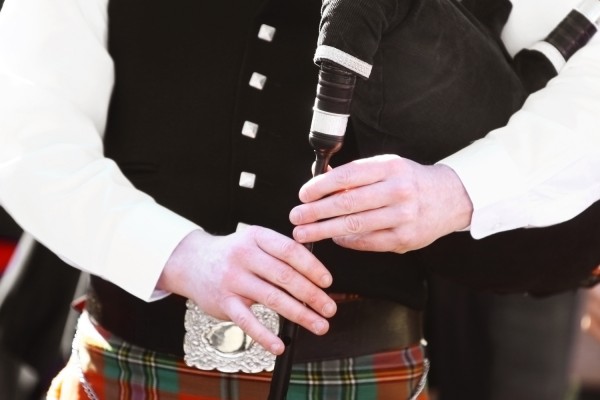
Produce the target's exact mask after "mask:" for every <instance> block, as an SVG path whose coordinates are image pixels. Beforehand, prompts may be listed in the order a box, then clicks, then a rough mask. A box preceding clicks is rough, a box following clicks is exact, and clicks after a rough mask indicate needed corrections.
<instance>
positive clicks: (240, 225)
mask: <svg viewBox="0 0 600 400" xmlns="http://www.w3.org/2000/svg"><path fill="white" fill-rule="evenodd" d="M249 226H250V225H249V224H245V223H243V222H238V223H237V226H236V227H235V231H236V232H239V231H241V230H244V229H246V228H248V227H249Z"/></svg>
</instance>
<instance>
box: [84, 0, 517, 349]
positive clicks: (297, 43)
mask: <svg viewBox="0 0 600 400" xmlns="http://www.w3.org/2000/svg"><path fill="white" fill-rule="evenodd" d="M492 1H495V0H492ZM448 16H450V17H451V18H450V19H448V18H447V17H448ZM319 18H320V1H318V0H272V1H268V0H243V1H235V2H222V1H197V0H178V1H177V2H171V3H168V4H167V3H165V2H164V1H158V0H143V1H142V0H112V1H110V3H109V51H110V53H111V55H112V57H113V58H114V60H115V68H116V83H115V89H114V94H113V97H112V101H111V106H110V111H109V119H108V125H107V130H106V136H105V146H106V155H107V156H108V157H110V158H113V159H114V160H116V162H117V163H118V164H119V166H120V167H121V168H122V170H123V171H124V173H125V174H126V176H127V177H128V178H129V179H130V180H131V181H132V182H133V184H134V185H135V186H136V187H138V188H139V189H141V190H143V191H145V192H147V193H149V194H150V195H152V196H153V197H154V198H155V199H156V201H157V202H158V203H160V204H162V205H164V206H166V207H168V208H170V209H172V210H174V211H175V212H178V213H180V214H181V215H183V216H185V217H187V218H189V219H191V220H193V221H195V222H196V223H198V224H199V225H201V226H203V227H204V228H205V229H206V230H207V231H209V232H211V233H215V234H228V233H231V232H233V231H235V229H236V226H237V224H238V223H239V222H242V223H246V224H260V225H264V226H268V227H270V228H273V229H275V230H277V231H280V232H282V233H284V234H290V232H291V226H290V224H289V222H288V213H289V210H290V209H291V207H293V206H294V205H296V204H297V203H298V200H297V192H298V189H299V187H300V186H301V184H302V183H304V182H305V181H306V180H307V179H309V177H310V167H311V163H312V161H313V159H314V156H313V153H312V150H311V148H310V147H309V144H308V141H307V137H308V130H309V126H310V119H311V116H312V104H313V101H314V93H315V88H316V78H317V69H316V67H315V66H314V65H313V63H312V56H313V53H314V50H315V47H316V42H317V34H318V23H319ZM421 20H425V21H426V22H427V24H419V21H421ZM444 21H446V22H444ZM263 24H266V25H269V26H272V27H275V28H276V32H275V35H274V37H273V40H272V41H266V40H263V39H260V38H259V37H258V36H257V34H258V32H259V30H260V28H261V26H262V25H263ZM429 24H436V28H443V29H444V30H443V31H442V34H441V35H440V34H432V29H431V26H429ZM454 25H457V26H459V27H460V29H459V30H458V31H455V30H454V28H453V26H454ZM433 30H434V31H436V29H435V28H434V29H433ZM399 39H403V40H411V41H412V42H411V43H410V46H399V48H401V50H402V51H406V52H408V53H409V54H410V56H411V57H412V60H410V61H411V63H408V61H407V63H406V64H405V67H404V68H401V69H399V70H398V74H397V75H396V76H398V77H399V79H401V80H403V81H405V82H407V83H409V85H406V88H407V89H406V91H404V92H403V93H400V94H398V96H399V97H400V99H399V102H400V103H401V104H402V105H403V106H405V107H400V108H399V109H398V110H397V111H398V112H399V113H401V114H400V116H401V118H400V120H401V121H406V122H407V124H406V125H404V126H397V127H394V132H397V133H401V132H410V135H413V134H415V133H418V132H432V127H433V128H435V132H443V133H444V134H445V135H446V137H448V138H452V140H451V141H450V142H451V143H452V145H447V144H446V143H445V142H446V139H445V138H444V137H442V138H441V140H437V139H436V140H434V141H433V142H432V146H431V152H428V153H427V154H423V155H422V157H420V156H419V154H418V151H416V152H414V151H412V150H411V151H409V152H407V154H402V151H403V150H402V149H403V148H407V149H410V148H411V147H410V146H408V147H403V146H404V145H401V146H399V147H397V148H396V146H392V148H391V149H385V147H384V146H383V147H382V146H380V145H381V144H385V143H387V142H389V140H390V137H386V138H385V140H381V141H379V142H377V141H376V142H375V144H373V143H374V142H368V141H367V142H365V141H364V140H361V143H363V144H361V146H364V148H362V149H361V152H360V153H362V154H365V155H370V154H375V153H378V152H392V151H396V150H398V151H399V152H400V154H401V155H407V156H411V157H416V158H417V159H420V160H422V161H435V160H434V159H433V158H434V157H439V156H444V155H446V154H450V153H451V152H452V151H454V150H456V147H461V146H464V145H466V144H468V142H469V141H471V140H472V139H473V138H475V137H480V136H482V135H483V134H485V133H487V132H488V131H489V130H490V129H493V128H495V127H497V126H499V125H501V124H503V123H504V122H505V121H506V120H507V118H508V116H509V115H510V114H511V113H512V112H513V111H514V110H515V109H516V108H517V107H518V106H519V105H520V103H521V101H522V99H523V92H522V90H521V88H520V85H519V83H518V81H517V78H516V77H515V76H514V75H513V74H512V72H511V71H510V68H508V62H507V60H506V57H505V53H504V52H503V49H502V47H501V46H500V45H499V41H498V38H497V37H496V36H494V35H493V34H491V33H490V31H488V30H487V28H486V27H484V26H483V25H481V24H480V23H479V22H478V21H477V20H476V19H475V18H474V17H473V16H472V15H470V14H469V13H468V12H466V11H465V10H463V8H462V6H460V5H456V4H454V3H452V2H450V1H448V0H426V1H416V2H415V5H414V7H412V9H411V11H410V13H409V14H408V17H407V19H406V29H403V30H401V31H400V33H399ZM465 39H468V40H466V41H465ZM461 41H462V42H464V45H462V44H461ZM436 43H437V44H436ZM434 45H436V46H438V47H432V46H434ZM472 46H475V49H476V50H477V51H478V53H477V57H469V55H468V54H462V53H459V52H461V51H463V50H465V49H466V48H473V47H472ZM436 60H437V64H434V65H438V66H439V68H436V67H429V68H426V70H419V69H420V68H421V66H427V65H431V64H430V62H432V61H436ZM413 61H414V62H413ZM440 61H443V63H440ZM458 61H460V62H459V63H457V64H455V65H454V66H453V65H451V64H450V63H451V62H455V63H456V62H458ZM444 63H445V64H444ZM442 65H444V68H441V66H442ZM415 66H418V67H417V68H415ZM464 66H468V68H467V69H462V67H464ZM379 68H381V66H379V65H374V70H375V72H377V71H378V70H379ZM484 70H485V72H486V74H480V73H478V74H474V71H480V72H481V71H484ZM255 72H256V73H259V74H262V75H263V76H265V77H266V81H265V83H264V87H263V88H262V90H259V89H257V88H255V87H252V86H250V85H249V82H250V79H251V76H252V74H253V73H255ZM411 74H412V75H411ZM415 74H416V75H415ZM424 74H427V75H424ZM448 74H450V75H448ZM487 74H489V78H488V75H487ZM499 77H502V79H501V80H499ZM376 78H377V77H376V76H375V78H374V79H373V80H372V82H373V84H374V85H377V84H380V83H381V82H380V81H377V79H376ZM448 78H450V79H448ZM480 79H484V82H483V83H482V82H480ZM440 80H444V82H446V83H445V84H444V85H436V86H435V90H430V88H431V87H432V85H434V84H435V83H436V82H438V83H439V82H440ZM394 84H398V82H395V83H394ZM360 85H362V86H361V87H360V88H357V90H358V94H359V95H360V92H361V91H368V90H370V88H369V86H368V84H367V83H366V82H362V83H361V84H360ZM462 89H464V90H466V92H465V93H467V94H465V96H464V97H463V100H464V101H460V102H457V101H454V100H452V101H448V100H449V98H448V95H449V94H452V96H453V98H452V99H456V98H460V96H459V93H460V91H461V90H462ZM494 91H495V92H494ZM426 97H428V98H429V100H428V101H426V102H423V104H421V105H420V106H419V107H415V105H416V104H417V103H416V102H415V101H417V100H422V99H424V98H426ZM400 103H398V104H400ZM424 107H425V108H424ZM367 111H368V109H367V108H365V109H364V110H362V111H361V112H362V113H363V115H362V116H361V117H364V118H361V119H360V123H365V121H367V122H368V121H369V119H370V117H369V116H368V115H369V114H368V112H367ZM432 115H437V116H438V117H439V118H431V116H432ZM365 116H366V117H365ZM473 116H474V117H475V118H470V117H473ZM443 118H451V120H450V122H451V123H449V124H448V125H445V122H444V120H443ZM246 121H249V122H252V123H255V124H257V125H258V130H257V134H256V137H255V138H251V137H249V136H246V135H243V134H242V130H243V126H244V124H245V122H246ZM357 122H358V118H357ZM444 126H446V127H448V129H443V128H444ZM410 135H409V136H410ZM427 137H428V138H431V137H432V136H431V135H430V136H427ZM409 139H410V137H409ZM393 140H399V142H398V143H400V142H402V141H403V140H404V139H402V140H400V139H397V138H394V139H393ZM410 140H412V139H410ZM417 147H418V146H417ZM415 148H416V147H415ZM358 154H359V152H358V150H357V144H356V140H355V137H354V135H353V134H352V132H349V133H348V135H347V138H346V141H345V144H344V148H343V149H342V151H341V153H339V154H338V155H336V157H335V159H334V161H333V164H339V163H342V162H344V161H347V160H350V159H354V158H357V157H358ZM243 171H245V172H250V173H252V174H255V176H256V179H255V182H254V188H252V189H250V188H246V187H241V186H240V185H239V178H240V173H241V172H243ZM315 254H316V255H317V256H318V257H319V258H320V259H321V260H322V261H323V262H324V263H325V265H326V266H327V267H328V268H329V269H330V270H331V271H332V273H333V275H334V284H333V287H332V290H333V291H338V292H350V293H358V294H363V295H366V296H373V297H379V298H387V299H392V300H395V301H398V302H400V303H403V304H405V305H407V306H410V307H413V308H417V309H421V308H423V306H424V302H425V289H424V288H425V279H424V272H423V269H422V268H419V265H418V264H417V260H418V252H413V253H408V254H405V255H398V254H390V253H377V254H375V253H368V252H356V251H350V250H346V249H342V248H339V247H337V246H335V245H333V244H332V243H331V242H323V243H318V244H317V245H316V246H315ZM92 288H93V290H94V291H95V292H96V296H97V297H96V298H97V299H99V300H100V303H99V304H91V305H90V307H97V308H98V309H97V310H96V312H101V313H115V314H119V315H121V317H120V318H123V319H130V318H133V317H135V318H136V319H138V320H139V321H140V322H139V325H140V326H139V329H140V330H145V331H146V332H149V333H150V332H151V331H153V330H156V327H157V326H162V327H164V326H172V327H176V328H174V329H180V330H181V336H183V322H182V321H183V314H184V311H185V307H184V299H182V298H179V297H178V296H170V297H169V298H167V299H165V300H161V301H158V302H155V303H150V304H148V303H144V302H142V301H140V300H138V299H135V298H134V297H133V296H130V295H128V294H127V293H125V292H124V291H122V290H121V289H119V288H117V287H116V286H114V285H112V284H110V283H107V282H105V281H103V280H101V279H99V278H93V279H92ZM159 336H160V335H159ZM125 339H127V337H125ZM140 344H142V345H147V344H145V343H140ZM153 346H154V347H160V346H156V344H155V343H153Z"/></svg>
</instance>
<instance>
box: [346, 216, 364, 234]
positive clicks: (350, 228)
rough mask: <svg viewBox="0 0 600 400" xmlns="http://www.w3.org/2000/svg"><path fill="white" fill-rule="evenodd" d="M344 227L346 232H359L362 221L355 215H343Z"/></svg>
mask: <svg viewBox="0 0 600 400" xmlns="http://www.w3.org/2000/svg"><path fill="white" fill-rule="evenodd" d="M344 227H345V229H346V231H347V232H348V233H353V234H355V233H360V232H361V229H362V222H361V219H360V218H359V217H357V216H356V215H346V216H345V217H344Z"/></svg>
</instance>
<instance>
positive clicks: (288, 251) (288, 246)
mask: <svg viewBox="0 0 600 400" xmlns="http://www.w3.org/2000/svg"><path fill="white" fill-rule="evenodd" d="M295 248H296V242H294V241H293V240H282V241H281V243H280V245H279V250H280V252H281V255H282V256H283V257H284V258H286V259H287V258H289V257H290V256H291V255H292V254H293V253H294V250H295Z"/></svg>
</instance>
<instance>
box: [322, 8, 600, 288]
mask: <svg viewBox="0 0 600 400" xmlns="http://www.w3.org/2000/svg"><path fill="white" fill-rule="evenodd" d="M510 10H511V4H510V2H508V1H505V0H486V1H474V0H471V1H469V0H463V1H460V2H459V1H443V0H420V1H415V2H412V3H407V2H402V1H398V0H380V1H376V2H374V1H369V0H355V1H348V0H331V1H324V3H323V8H322V19H321V26H320V36H319V42H318V47H317V50H316V53H315V61H316V62H317V63H319V64H321V65H325V66H326V68H328V67H327V66H329V68H330V67H331V65H334V66H335V67H336V68H341V69H343V70H346V71H350V72H351V73H352V74H354V75H356V76H357V77H358V78H359V79H357V81H356V87H355V89H354V92H353V98H352V106H351V110H350V124H349V129H348V131H350V130H351V131H352V134H353V136H354V138H355V139H356V141H357V144H358V148H359V150H360V156H361V157H370V156H374V155H377V154H383V153H395V154H398V155H401V156H402V157H406V158H410V159H412V160H414V161H417V162H420V163H426V164H427V163H434V162H436V161H439V160H440V159H442V158H444V157H446V156H448V155H450V154H452V153H454V152H456V151H458V150H460V149H462V148H464V147H466V146H468V145H469V144H470V143H471V142H473V141H475V140H477V139H479V138H481V137H483V136H485V135H486V134H487V133H488V132H490V131H491V130H493V129H495V128H498V127H502V126H504V125H505V124H506V122H507V121H508V119H509V118H510V116H511V115H512V114H513V113H514V112H516V111H517V110H519V108H520V107H521V106H522V104H523V102H524V101H525V99H526V98H527V96H528V95H529V94H531V93H532V92H534V91H536V90H539V89H540V88H542V87H543V86H545V84H546V83H547V82H548V81H549V80H550V79H552V78H553V77H555V76H556V75H557V74H558V73H559V70H560V68H561V67H562V65H563V64H564V63H565V62H566V61H567V60H568V59H569V58H570V57H571V56H572V55H573V54H574V53H575V52H576V51H577V50H578V49H580V48H582V47H583V46H584V45H585V44H586V43H587V42H588V41H589V40H590V39H591V37H592V36H593V35H594V34H595V32H596V30H597V26H596V23H597V21H598V19H599V18H600V2H598V0H586V1H584V2H583V3H581V4H580V5H579V6H578V7H577V8H575V9H573V10H572V11H571V12H570V13H569V14H568V15H567V16H566V17H565V18H564V19H563V20H562V21H561V22H560V23H559V24H558V25H557V26H556V28H555V29H554V30H553V31H551V32H550V33H549V34H548V36H547V37H546V38H545V39H544V40H543V41H541V42H539V43H536V44H535V45H534V46H531V48H528V49H524V50H521V51H520V52H519V53H517V54H516V55H515V57H510V56H509V55H508V52H507V51H506V49H505V47H504V45H503V43H502V41H501V39H500V33H501V30H502V27H503V26H504V24H505V23H506V20H507V18H508V16H509V14H510ZM317 113H318V111H315V114H317ZM423 127H426V130H425V129H423ZM599 222H600V203H598V202H596V203H595V204H593V205H592V206H590V207H589V208H588V209H587V210H585V211H584V212H583V213H581V214H580V215H578V216H576V217H574V218H573V219H571V220H569V221H566V222H563V223H561V224H557V225H554V226H551V227H544V228H523V229H517V230H513V231H509V232H502V233H497V234H494V235H491V236H489V237H486V238H484V239H478V240H476V239H473V238H472V237H471V236H470V234H469V233H468V232H456V233H453V234H450V235H448V236H446V237H443V238H440V239H438V240H437V241H436V242H434V243H433V244H431V245H430V246H428V247H426V248H424V249H421V250H417V251H416V253H418V258H419V260H420V261H421V262H422V264H423V267H424V268H427V269H428V270H429V271H431V272H434V273H438V274H441V275H444V276H446V277H449V278H451V279H453V280H455V281H458V282H461V283H464V284H467V285H468V286H471V287H474V288H478V289H483V290H492V291H495V292H502V293H508V292H523V293H529V294H533V295H547V294H551V293H556V292H560V291H564V290H570V289H574V288H578V287H581V286H589V285H591V284H594V283H596V282H597V281H598V277H596V276H594V275H593V274H592V271H593V270H594V269H595V268H596V267H597V266H598V265H600V246H599V244H600V223H599Z"/></svg>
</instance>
